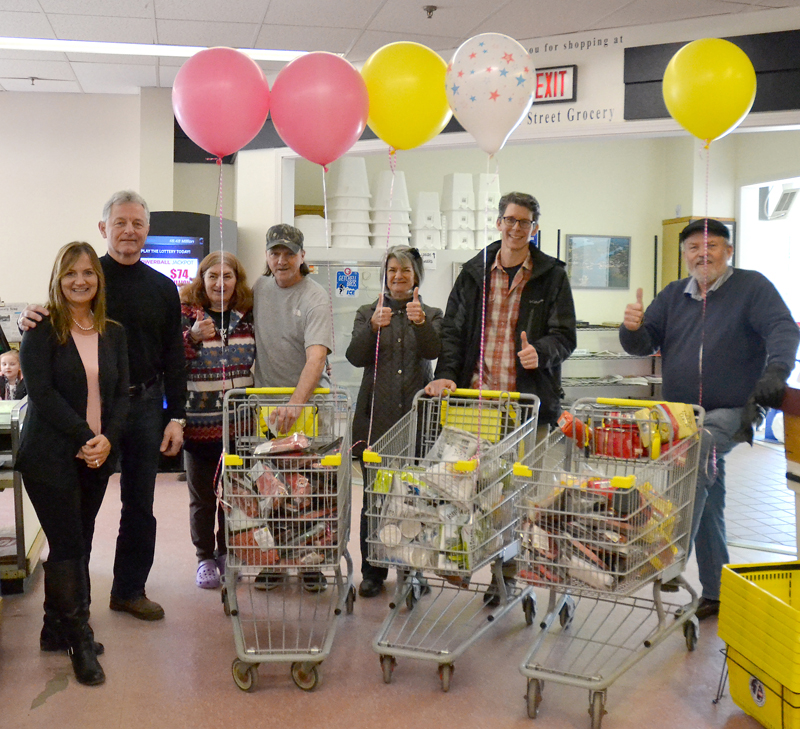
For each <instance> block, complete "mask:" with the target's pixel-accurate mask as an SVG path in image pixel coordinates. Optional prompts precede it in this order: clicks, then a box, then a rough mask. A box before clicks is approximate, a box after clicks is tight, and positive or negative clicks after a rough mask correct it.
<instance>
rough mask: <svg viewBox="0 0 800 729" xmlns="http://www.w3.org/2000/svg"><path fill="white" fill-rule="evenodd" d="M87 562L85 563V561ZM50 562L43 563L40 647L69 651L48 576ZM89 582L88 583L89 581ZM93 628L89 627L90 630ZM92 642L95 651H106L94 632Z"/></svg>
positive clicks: (101, 652)
mask: <svg viewBox="0 0 800 729" xmlns="http://www.w3.org/2000/svg"><path fill="white" fill-rule="evenodd" d="M84 564H85V563H84ZM49 565H50V563H49V562H45V563H44V564H43V567H44V620H43V622H42V633H41V635H40V636H39V648H40V650H43V651H46V652H53V651H67V650H69V641H68V640H67V636H66V634H65V632H64V626H63V625H62V624H61V615H60V614H59V612H58V610H57V609H56V603H55V602H54V599H53V594H52V590H53V587H52V578H50V577H48V572H49V569H50V568H49ZM87 584H88V583H87ZM86 609H87V611H88V609H89V608H88V603H87V608H86ZM91 630H92V629H91V628H89V631H91ZM92 642H93V643H94V652H95V653H96V654H97V655H98V656H101V655H103V653H104V652H105V647H104V646H103V644H102V643H97V642H96V641H94V634H92Z"/></svg>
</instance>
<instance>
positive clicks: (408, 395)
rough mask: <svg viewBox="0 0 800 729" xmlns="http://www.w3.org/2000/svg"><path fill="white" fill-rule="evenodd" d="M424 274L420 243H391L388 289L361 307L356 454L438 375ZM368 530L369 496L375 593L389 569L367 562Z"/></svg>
mask: <svg viewBox="0 0 800 729" xmlns="http://www.w3.org/2000/svg"><path fill="white" fill-rule="evenodd" d="M423 277H424V270H423V267H422V258H421V256H420V254H419V251H418V250H417V249H416V248H409V247H408V246H394V247H392V248H390V249H389V250H388V252H387V254H386V262H385V264H384V267H383V277H382V278H383V281H384V282H385V293H383V294H382V295H381V296H380V298H378V300H377V301H374V302H373V303H372V304H367V305H365V306H362V307H361V308H360V309H359V310H358V311H357V312H356V319H355V322H354V323H353V335H352V338H351V340H350V346H349V347H348V348H347V353H346V356H347V359H348V361H349V362H350V364H352V365H353V366H355V367H363V368H364V375H363V377H362V379H361V388H360V389H359V391H358V399H357V401H356V406H355V411H354V413H353V443H354V444H355V445H354V447H353V453H354V454H355V455H357V456H359V457H360V456H361V453H362V452H363V451H364V448H366V446H367V445H368V443H367V441H368V440H369V443H370V444H371V443H374V442H375V441H376V440H377V439H378V438H380V437H381V436H382V435H383V434H384V433H385V432H386V431H387V430H389V428H391V427H392V426H393V425H394V424H395V423H396V422H397V421H398V420H400V418H402V417H403V416H404V415H405V414H406V413H407V412H409V411H410V410H411V404H412V402H413V399H414V395H415V394H416V393H417V392H419V391H420V390H421V389H422V388H424V387H425V385H426V384H428V382H430V380H431V378H432V372H433V371H432V368H431V362H430V360H433V359H436V358H437V357H438V356H439V352H440V351H441V338H440V333H441V324H442V310H441V309H437V308H435V307H433V306H427V305H426V304H423V303H422V301H421V300H420V298H419V286H420V284H421V283H422V279H423ZM378 331H380V349H379V351H378V374H377V377H376V376H375V348H376V346H377V342H378ZM373 383H374V391H373ZM373 401H374V405H373ZM370 421H371V422H372V429H371V432H370ZM367 530H368V525H367V517H366V500H365V506H364V507H363V508H362V510H361V576H362V578H363V579H362V582H361V585H360V587H359V589H358V594H359V595H360V596H361V597H375V596H376V595H378V594H379V593H380V592H381V590H382V589H383V582H384V580H385V579H386V575H387V569H386V568H385V567H376V566H374V565H371V564H369V562H367V542H366V538H367Z"/></svg>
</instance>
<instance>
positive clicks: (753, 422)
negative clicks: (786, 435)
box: [733, 395, 767, 445]
mask: <svg viewBox="0 0 800 729" xmlns="http://www.w3.org/2000/svg"><path fill="white" fill-rule="evenodd" d="M766 414H767V413H766V411H765V410H764V408H762V407H761V406H760V405H758V404H756V401H755V396H754V395H751V396H750V397H749V398H748V400H747V404H746V405H745V406H744V408H743V409H742V422H741V424H740V425H739V430H737V431H736V432H735V433H734V434H733V440H734V441H736V442H737V443H749V444H750V445H753V430H754V428H757V427H758V426H759V425H761V423H762V421H763V420H764V418H765V417H766Z"/></svg>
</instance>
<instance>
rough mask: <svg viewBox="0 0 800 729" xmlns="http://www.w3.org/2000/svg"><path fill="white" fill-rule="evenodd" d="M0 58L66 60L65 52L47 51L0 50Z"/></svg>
mask: <svg viewBox="0 0 800 729" xmlns="http://www.w3.org/2000/svg"><path fill="white" fill-rule="evenodd" d="M0 58H2V59H8V60H18V61H66V60H67V54H66V53H48V52H47V51H6V50H2V51H0Z"/></svg>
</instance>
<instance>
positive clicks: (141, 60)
mask: <svg viewBox="0 0 800 729" xmlns="http://www.w3.org/2000/svg"><path fill="white" fill-rule="evenodd" d="M62 55H64V56H66V58H67V59H68V60H69V61H76V62H78V63H110V64H114V63H127V64H138V65H142V66H152V65H153V63H154V62H155V59H156V58H158V56H114V55H110V54H106V53H65V54H62ZM174 60H175V61H177V62H178V63H181V62H182V61H185V60H186V59H185V58H184V59H181V58H176V59H174Z"/></svg>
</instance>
